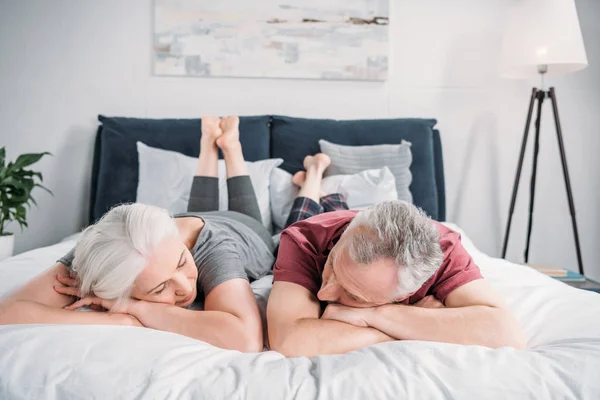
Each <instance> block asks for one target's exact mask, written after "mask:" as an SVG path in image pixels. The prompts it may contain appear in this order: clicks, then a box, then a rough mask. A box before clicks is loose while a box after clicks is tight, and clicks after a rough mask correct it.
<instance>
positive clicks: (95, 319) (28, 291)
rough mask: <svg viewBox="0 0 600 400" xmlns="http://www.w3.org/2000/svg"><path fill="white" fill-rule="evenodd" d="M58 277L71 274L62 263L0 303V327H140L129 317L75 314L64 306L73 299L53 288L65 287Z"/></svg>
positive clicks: (86, 313) (123, 315)
mask: <svg viewBox="0 0 600 400" xmlns="http://www.w3.org/2000/svg"><path fill="white" fill-rule="evenodd" d="M57 275H64V276H68V275H69V270H68V269H67V268H66V267H65V266H64V265H63V264H61V263H56V264H55V265H54V266H52V267H51V268H49V269H47V270H46V271H44V272H42V273H41V274H40V275H38V276H36V277H35V278H33V279H32V280H31V281H29V282H28V283H27V284H26V285H25V286H23V287H21V288H20V289H18V290H17V291H15V292H13V293H11V294H10V295H9V296H8V297H7V298H4V299H1V300H0V325H8V324H34V323H37V324H97V325H115V324H116V325H137V326H141V324H140V323H139V321H137V320H136V319H135V317H132V316H131V315H127V314H108V313H96V312H94V313H92V312H75V311H70V310H64V309H63V307H65V306H68V305H69V304H71V303H73V297H71V296H66V295H64V294H60V293H57V292H56V291H55V290H54V286H64V285H62V284H61V283H60V282H59V281H58V280H57V279H56V276H57Z"/></svg>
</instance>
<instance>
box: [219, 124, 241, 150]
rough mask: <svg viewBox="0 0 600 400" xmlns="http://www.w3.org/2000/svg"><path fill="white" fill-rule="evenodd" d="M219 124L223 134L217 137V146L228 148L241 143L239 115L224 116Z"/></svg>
mask: <svg viewBox="0 0 600 400" xmlns="http://www.w3.org/2000/svg"><path fill="white" fill-rule="evenodd" d="M219 126H220V127H221V130H222V131H223V134H222V135H221V136H220V137H219V138H218V139H217V146H219V147H220V148H221V149H223V150H227V149H228V148H230V147H232V146H239V145H240V129H239V126H240V119H239V118H238V117H224V118H222V119H221V123H220V125H219Z"/></svg>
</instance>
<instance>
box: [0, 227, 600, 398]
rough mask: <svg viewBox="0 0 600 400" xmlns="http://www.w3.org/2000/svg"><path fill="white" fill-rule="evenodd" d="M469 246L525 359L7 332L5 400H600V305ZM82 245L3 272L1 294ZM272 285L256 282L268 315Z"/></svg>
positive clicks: (1, 377) (447, 347)
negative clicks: (291, 353)
mask: <svg viewBox="0 0 600 400" xmlns="http://www.w3.org/2000/svg"><path fill="white" fill-rule="evenodd" d="M454 228H455V229H457V228H456V227H454ZM463 242H464V244H465V247H466V248H467V250H468V251H469V252H470V253H471V254H472V256H473V257H474V259H475V261H476V263H477V264H478V265H479V266H480V268H481V270H482V272H483V274H484V276H485V277H486V278H487V279H489V280H490V282H492V284H493V285H494V286H495V287H496V288H497V289H498V290H499V291H500V292H501V293H502V294H503V295H504V296H505V297H506V298H507V300H508V303H509V306H510V308H511V310H512V311H513V312H514V314H515V315H516V316H517V319H518V320H519V321H520V322H521V324H522V326H523V329H524V331H525V334H526V337H527V339H528V349H527V350H524V351H517V350H514V349H511V348H503V349H499V350H491V349H488V348H485V347H480V346H459V345H451V344H443V343H431V342H419V341H403V342H391V343H382V344H378V345H375V346H370V347H367V348H363V349H360V350H357V351H354V352H352V353H349V354H345V355H336V356H320V357H314V358H312V359H308V358H305V357H298V358H293V359H286V358H285V357H283V356H282V355H280V354H278V353H276V352H263V353H258V354H243V353H239V352H236V351H226V350H221V349H218V348H215V347H213V346H210V345H208V344H206V343H203V342H200V341H197V340H194V339H190V338H187V337H184V336H180V335H176V334H171V333H167V332H160V331H154V330H151V329H145V328H132V327H111V326H74V325H13V326H0V398H1V399H5V398H23V399H36V398H44V399H71V398H97V399H113V398H123V399H130V398H131V399H133V398H144V399H146V398H157V399H162V398H172V399H175V398H177V399H179V398H183V399H185V398H194V399H202V398H206V399H225V398H227V399H233V398H256V399H284V398H292V397H297V398H302V399H312V398H323V399H326V398H340V399H341V398H343V399H365V398H390V399H392V398H393V399H399V398H418V399H441V398H460V399H495V398H498V399H507V398H510V399H521V398H529V399H542V398H543V399H549V398H555V399H585V398H587V399H598V398H600V295H598V294H596V293H591V292H585V291H580V290H576V289H573V288H571V287H568V286H566V285H564V284H562V283H560V282H557V281H554V280H552V279H551V278H548V277H546V276H543V275H541V274H538V273H537V272H535V271H533V270H531V269H529V268H527V267H523V266H519V265H515V264H511V263H509V262H507V261H504V260H499V259H494V258H491V257H488V256H486V255H485V254H482V253H481V252H479V251H478V250H477V249H476V248H475V247H474V246H473V244H472V243H471V241H470V240H468V239H467V238H466V237H465V236H464V234H463ZM73 243H74V242H73V241H72V240H70V241H67V242H64V243H59V244H57V245H54V246H50V247H46V248H41V249H37V250H34V251H30V252H28V253H24V254H21V255H19V256H17V257H13V258H12V259H9V260H6V261H4V262H1V263H0V296H2V295H3V294H6V293H7V292H8V291H10V290H11V289H13V288H15V287H17V286H18V285H20V284H21V283H23V282H24V281H25V280H27V279H29V278H30V277H31V276H33V275H35V274H36V273H38V272H39V271H41V270H43V269H44V268H46V267H47V266H49V265H51V264H52V263H53V262H54V260H56V259H57V258H58V257H59V256H61V255H62V254H63V253H65V252H66V251H68V250H69V249H70V247H71V246H72V245H73ZM270 279H271V278H270V277H266V278H263V279H261V280H260V281H257V282H255V283H254V284H253V286H254V288H255V293H256V294H257V298H258V299H259V303H261V307H262V308H263V309H264V304H265V302H266V296H267V294H268V291H269V289H270V285H271V283H270Z"/></svg>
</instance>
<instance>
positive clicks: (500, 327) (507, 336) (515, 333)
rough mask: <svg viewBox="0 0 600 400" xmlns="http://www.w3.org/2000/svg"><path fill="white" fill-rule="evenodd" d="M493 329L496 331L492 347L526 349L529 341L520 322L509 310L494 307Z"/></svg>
mask: <svg viewBox="0 0 600 400" xmlns="http://www.w3.org/2000/svg"><path fill="white" fill-rule="evenodd" d="M493 330H494V331H495V332H496V334H495V335H493V338H494V339H493V340H492V343H490V347H492V348H496V349H497V348H501V347H507V346H508V347H513V348H515V349H517V350H523V349H525V347H526V345H527V341H526V340H525V335H524V334H523V331H522V329H521V327H520V326H519V323H518V322H517V320H516V319H515V317H514V316H513V315H512V314H511V313H510V312H509V311H508V310H503V309H494V323H493Z"/></svg>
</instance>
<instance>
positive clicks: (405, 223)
mask: <svg viewBox="0 0 600 400" xmlns="http://www.w3.org/2000/svg"><path fill="white" fill-rule="evenodd" d="M343 237H344V244H345V245H346V246H347V248H348V250H349V255H350V258H351V259H352V260H353V261H354V262H355V263H357V264H363V265H365V264H370V263H372V262H374V261H377V260H380V259H392V260H394V262H395V264H396V266H397V267H398V288H397V290H396V293H394V294H393V295H394V298H399V297H401V296H406V295H407V294H409V293H412V292H414V291H416V290H418V289H419V288H420V287H421V286H422V285H423V284H424V283H425V281H427V279H429V278H430V277H431V276H432V275H433V273H434V272H435V271H436V270H437V269H438V268H439V267H440V265H441V263H442V259H443V253H442V250H441V248H440V245H439V232H438V230H437V228H436V227H435V225H434V224H433V223H432V221H431V220H430V219H429V218H428V217H427V216H426V215H425V213H424V212H423V211H422V210H420V209H419V208H417V207H415V206H414V205H412V204H410V203H407V202H405V201H401V200H396V201H386V202H382V203H379V204H377V205H375V206H373V207H371V208H370V209H368V210H365V211H361V212H359V213H358V214H357V215H356V217H355V218H354V219H353V220H352V222H351V223H350V225H349V226H348V228H347V229H346V231H345V232H344V235H343ZM392 300H393V299H392Z"/></svg>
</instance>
